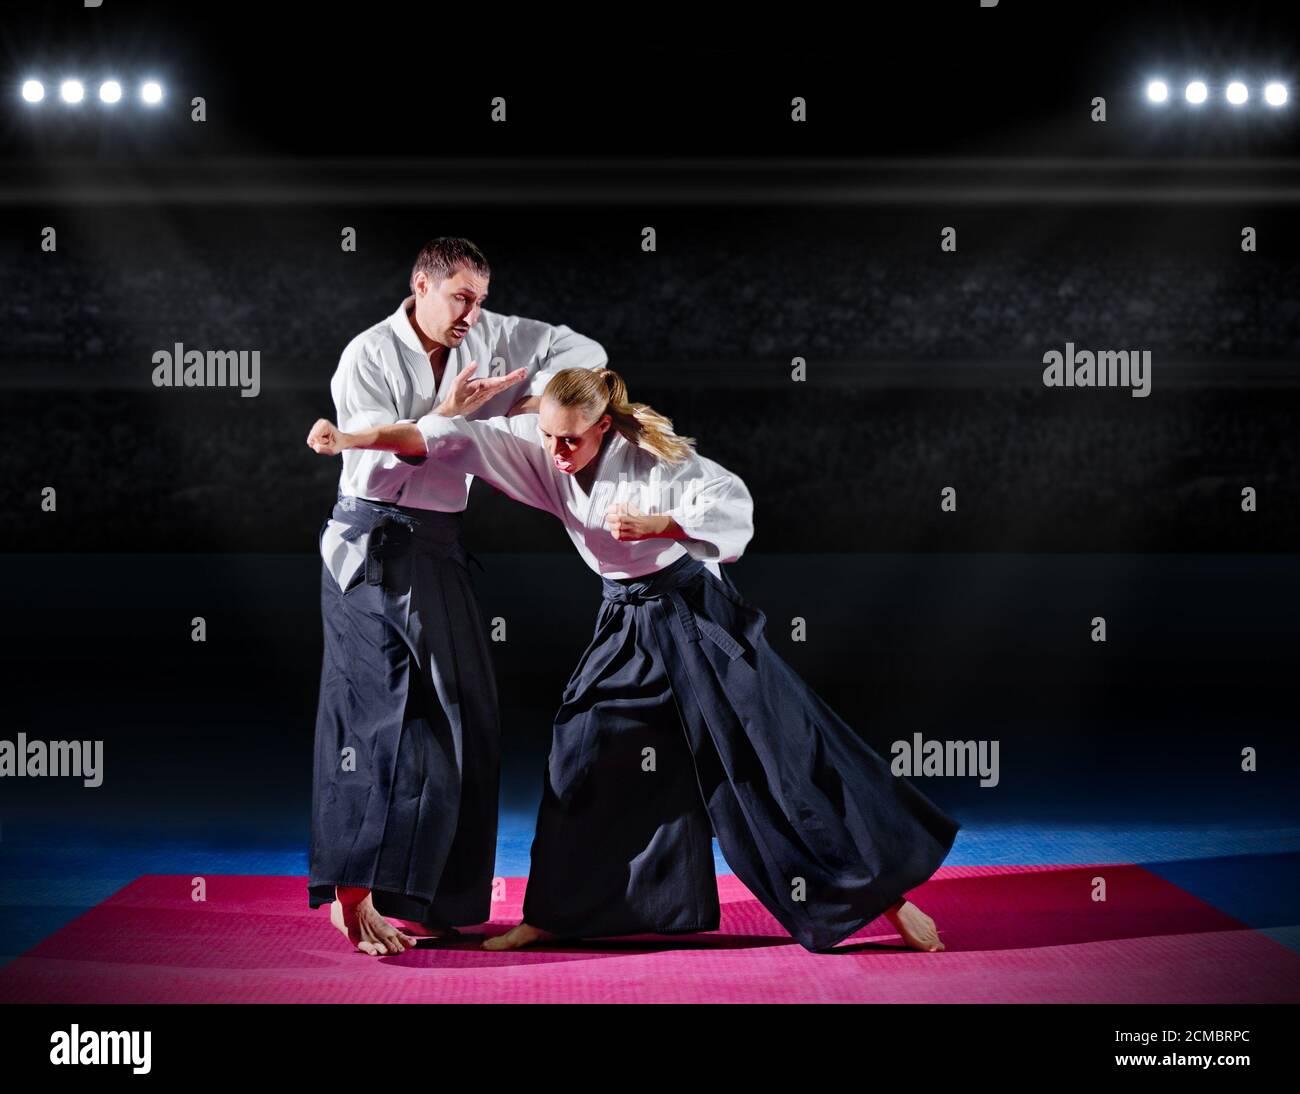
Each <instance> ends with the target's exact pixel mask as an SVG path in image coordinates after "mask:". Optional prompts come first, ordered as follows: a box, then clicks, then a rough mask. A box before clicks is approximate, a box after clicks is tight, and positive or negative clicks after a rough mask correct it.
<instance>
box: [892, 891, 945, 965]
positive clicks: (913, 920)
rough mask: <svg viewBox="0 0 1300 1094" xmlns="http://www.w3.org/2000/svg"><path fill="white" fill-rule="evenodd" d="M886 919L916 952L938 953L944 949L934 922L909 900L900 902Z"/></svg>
mask: <svg viewBox="0 0 1300 1094" xmlns="http://www.w3.org/2000/svg"><path fill="white" fill-rule="evenodd" d="M885 918H886V919H888V920H889V922H890V923H892V924H893V925H894V929H895V930H896V931H898V933H899V934H900V935H902V936H903V941H904V942H906V943H907V944H908V945H909V946H911V947H912V949H914V950H922V951H924V952H925V953H938V952H939V951H940V950H942V949H943V943H942V942H940V941H939V931H938V929H937V928H936V927H935V925H934V920H933V919H931V918H930V917H929V916H928V915H926V914H925V913H924V912H923V911H921V909H920V908H918V907H917V906H916V905H915V904H913V903H912V902H911V901H909V900H900V901H899V902H898V903H897V904H895V905H894V906H893V907H892V908H890V909H889V911H887V912H886V913H885Z"/></svg>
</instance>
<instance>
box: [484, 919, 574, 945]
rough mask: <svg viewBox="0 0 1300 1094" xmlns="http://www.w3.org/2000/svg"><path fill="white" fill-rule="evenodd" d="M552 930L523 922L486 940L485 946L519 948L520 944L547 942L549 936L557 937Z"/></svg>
mask: <svg viewBox="0 0 1300 1094" xmlns="http://www.w3.org/2000/svg"><path fill="white" fill-rule="evenodd" d="M555 937H556V936H555V935H553V934H551V933H550V931H543V930H541V929H540V928H538V927H530V926H529V925H528V924H527V923H521V924H519V926H518V927H514V928H511V929H510V930H508V931H506V933H505V934H499V935H497V936H496V937H495V938H489V939H486V940H484V942H483V948H484V949H485V950H517V949H519V947H520V946H527V945H529V944H530V943H533V942H545V941H546V940H547V939H548V938H555Z"/></svg>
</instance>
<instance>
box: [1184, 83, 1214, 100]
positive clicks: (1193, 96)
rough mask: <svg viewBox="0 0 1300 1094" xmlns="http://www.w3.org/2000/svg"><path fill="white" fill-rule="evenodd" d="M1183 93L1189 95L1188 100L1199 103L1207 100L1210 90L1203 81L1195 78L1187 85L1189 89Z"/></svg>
mask: <svg viewBox="0 0 1300 1094" xmlns="http://www.w3.org/2000/svg"><path fill="white" fill-rule="evenodd" d="M1183 94H1184V95H1186V96H1187V101H1188V102H1189V103H1193V104H1199V103H1203V102H1205V97H1206V96H1207V95H1208V94H1209V90H1208V89H1207V88H1206V86H1205V84H1204V83H1203V82H1202V81H1200V80H1193V81H1192V82H1191V83H1190V84H1188V85H1187V89H1186V90H1185V91H1184V92H1183Z"/></svg>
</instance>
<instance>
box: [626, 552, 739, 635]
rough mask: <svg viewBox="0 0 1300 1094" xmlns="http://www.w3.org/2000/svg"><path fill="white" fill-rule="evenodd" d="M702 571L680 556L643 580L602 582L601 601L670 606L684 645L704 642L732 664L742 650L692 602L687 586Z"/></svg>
mask: <svg viewBox="0 0 1300 1094" xmlns="http://www.w3.org/2000/svg"><path fill="white" fill-rule="evenodd" d="M703 570H704V563H703V562H701V561H700V560H699V559H697V558H693V557H692V556H690V555H683V556H682V557H681V558H679V559H678V560H677V561H676V562H673V563H670V564H669V565H668V566H665V567H664V568H663V569H662V570H659V571H658V572H656V573H653V574H647V575H646V576H644V577H638V578H624V579H621V580H615V579H613V578H608V577H606V578H601V582H602V586H603V588H602V591H601V595H602V596H603V597H604V599H606V600H609V601H612V602H613V603H615V604H631V605H639V604H647V603H650V602H651V601H655V600H664V601H667V602H668V603H669V604H671V605H672V608H673V611H674V612H675V614H676V616H677V622H678V623H679V624H680V626H681V630H682V633H683V635H684V636H685V638H686V641H687V642H699V641H700V639H701V638H702V637H703V638H707V639H709V641H711V642H712V643H713V644H714V645H715V646H717V647H718V649H720V650H721V651H722V652H723V653H725V654H726V655H727V658H728V660H731V661H734V660H736V658H738V657H742V656H744V653H745V647H744V646H742V645H741V644H740V643H739V642H738V641H736V639H735V638H733V637H732V636H731V635H730V634H728V633H727V631H726V630H725V629H724V628H722V627H720V626H719V625H718V624H717V623H715V622H714V621H713V620H712V619H710V618H709V617H708V616H707V615H705V614H704V613H703V611H702V610H700V609H699V608H698V607H697V606H695V605H694V604H693V603H692V601H693V600H695V599H696V598H695V597H694V596H691V595H690V593H689V591H688V590H687V589H686V586H688V585H690V584H691V583H692V582H693V581H694V580H695V578H696V577H697V576H698V575H699V574H700V573H701V571H703Z"/></svg>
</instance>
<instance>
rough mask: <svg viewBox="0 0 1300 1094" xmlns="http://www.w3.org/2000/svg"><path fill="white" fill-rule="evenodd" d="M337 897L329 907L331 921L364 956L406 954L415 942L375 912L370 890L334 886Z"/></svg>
mask: <svg viewBox="0 0 1300 1094" xmlns="http://www.w3.org/2000/svg"><path fill="white" fill-rule="evenodd" d="M334 893H335V895H336V896H337V897H338V899H337V900H335V901H334V903H333V904H331V905H330V922H331V923H333V924H334V926H336V927H337V928H338V929H339V930H340V931H342V932H343V934H344V935H345V936H346V937H347V940H348V941H349V942H351V943H352V945H354V946H355V947H356V948H357V949H358V950H360V951H361V952H362V953H367V954H370V955H371V956H372V957H385V956H389V955H394V954H399V953H405V952H406V951H407V950H409V949H410V948H411V947H412V946H414V945H415V939H414V938H412V937H411V936H410V935H409V934H405V933H403V932H402V931H399V930H398V929H397V928H396V927H394V926H393V925H392V924H391V923H389V922H388V920H386V919H385V918H384V917H383V916H382V915H380V914H379V913H378V912H377V911H375V906H374V904H373V903H372V902H371V899H370V890H369V889H357V888H351V887H345V886H343V885H338V886H335V889H334Z"/></svg>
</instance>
